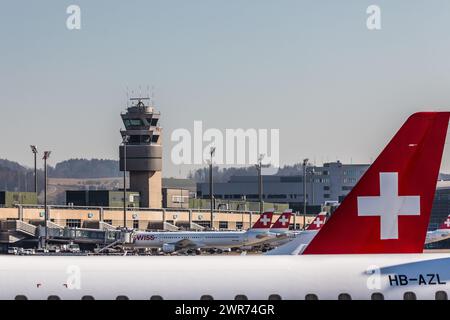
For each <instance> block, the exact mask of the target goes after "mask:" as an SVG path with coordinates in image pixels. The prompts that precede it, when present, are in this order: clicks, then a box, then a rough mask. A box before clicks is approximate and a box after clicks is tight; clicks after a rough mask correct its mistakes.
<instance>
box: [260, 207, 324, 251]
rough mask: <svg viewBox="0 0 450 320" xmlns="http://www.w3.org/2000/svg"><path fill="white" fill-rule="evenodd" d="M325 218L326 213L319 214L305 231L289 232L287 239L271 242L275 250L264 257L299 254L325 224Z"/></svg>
mask: <svg viewBox="0 0 450 320" xmlns="http://www.w3.org/2000/svg"><path fill="white" fill-rule="evenodd" d="M326 218H327V213H326V212H320V213H319V214H318V215H317V216H316V217H315V218H314V220H313V222H311V223H310V224H309V225H308V227H306V229H305V230H302V231H294V232H291V233H289V234H288V235H287V239H279V240H274V241H273V242H271V244H272V245H273V246H276V248H275V249H272V250H270V251H268V252H266V253H265V255H268V256H274V255H298V254H301V253H302V252H303V251H304V250H305V249H306V246H307V245H308V244H309V243H310V242H311V240H312V239H313V238H314V237H315V236H316V234H317V233H318V232H319V230H320V229H321V228H322V226H323V225H324V224H325V221H326ZM268 241H271V240H268Z"/></svg>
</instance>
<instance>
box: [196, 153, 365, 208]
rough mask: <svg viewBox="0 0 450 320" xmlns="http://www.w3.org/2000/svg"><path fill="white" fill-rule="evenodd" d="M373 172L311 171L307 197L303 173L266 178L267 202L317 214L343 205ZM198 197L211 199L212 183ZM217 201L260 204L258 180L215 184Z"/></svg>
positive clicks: (348, 167) (328, 166)
mask: <svg viewBox="0 0 450 320" xmlns="http://www.w3.org/2000/svg"><path fill="white" fill-rule="evenodd" d="M368 168H369V165H368V164H342V163H341V162H340V161H337V162H330V163H325V164H324V165H323V166H321V167H317V166H314V167H308V170H307V175H306V195H305V194H304V192H303V190H304V183H303V179H304V177H303V173H300V174H299V175H292V176H277V175H271V176H263V201H265V202H282V203H289V206H290V208H291V209H293V210H295V211H299V212H302V211H303V203H304V201H306V204H307V206H308V207H314V208H315V209H314V208H312V209H313V211H317V209H318V210H320V207H321V206H322V205H323V204H324V203H326V202H330V201H333V202H342V200H343V198H344V197H345V196H346V195H347V194H348V193H349V192H350V190H351V189H352V188H353V187H354V186H355V184H356V183H357V182H358V180H359V179H360V178H361V176H362V175H363V174H364V173H365V172H366V170H367V169H368ZM197 197H198V198H205V199H207V198H209V197H210V195H209V183H208V182H202V183H198V184H197ZM214 198H215V199H233V200H242V199H246V200H249V201H258V199H259V195H258V177H257V176H256V175H255V176H232V177H231V178H230V180H229V181H228V182H216V183H214Z"/></svg>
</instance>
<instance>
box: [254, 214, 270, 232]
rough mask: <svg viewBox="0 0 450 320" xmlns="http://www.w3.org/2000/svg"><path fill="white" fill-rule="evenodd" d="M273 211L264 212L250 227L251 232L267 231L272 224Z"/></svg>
mask: <svg viewBox="0 0 450 320" xmlns="http://www.w3.org/2000/svg"><path fill="white" fill-rule="evenodd" d="M272 217H273V211H268V212H264V213H263V214H262V215H261V216H260V217H259V219H258V221H256V222H255V224H254V225H253V226H252V227H251V229H250V230H253V231H268V230H269V229H270V225H271V224H272Z"/></svg>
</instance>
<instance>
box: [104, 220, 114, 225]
mask: <svg viewBox="0 0 450 320" xmlns="http://www.w3.org/2000/svg"><path fill="white" fill-rule="evenodd" d="M103 222H104V223H107V224H111V225H112V220H109V219H107V220H103Z"/></svg>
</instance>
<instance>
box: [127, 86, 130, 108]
mask: <svg viewBox="0 0 450 320" xmlns="http://www.w3.org/2000/svg"><path fill="white" fill-rule="evenodd" d="M129 101H130V94H129V92H128V86H127V108H128V102H129Z"/></svg>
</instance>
